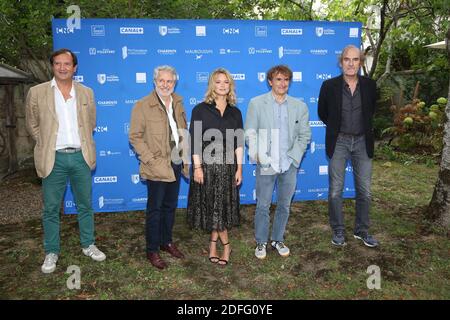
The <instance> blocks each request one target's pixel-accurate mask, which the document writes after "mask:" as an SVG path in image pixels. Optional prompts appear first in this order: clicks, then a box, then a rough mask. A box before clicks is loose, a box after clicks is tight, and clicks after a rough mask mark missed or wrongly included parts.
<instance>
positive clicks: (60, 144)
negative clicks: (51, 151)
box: [51, 78, 81, 150]
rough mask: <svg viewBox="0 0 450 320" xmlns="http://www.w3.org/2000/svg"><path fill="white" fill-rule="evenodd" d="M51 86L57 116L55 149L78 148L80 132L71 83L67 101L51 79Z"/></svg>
mask: <svg viewBox="0 0 450 320" xmlns="http://www.w3.org/2000/svg"><path fill="white" fill-rule="evenodd" d="M51 86H52V87H53V88H54V91H55V109H56V114H57V116H58V123H59V126H58V136H57V138H56V150H59V149H64V148H80V147H81V142H80V134H79V133H78V117H77V98H76V96H75V89H74V87H73V84H72V89H70V98H69V99H67V101H66V100H65V99H64V96H63V94H62V93H61V91H60V90H59V88H58V85H57V84H56V81H55V78H53V79H52V82H51Z"/></svg>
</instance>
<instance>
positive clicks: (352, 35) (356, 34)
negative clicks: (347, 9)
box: [348, 28, 359, 38]
mask: <svg viewBox="0 0 450 320" xmlns="http://www.w3.org/2000/svg"><path fill="white" fill-rule="evenodd" d="M348 36H349V37H350V38H358V37H359V28H350V30H349V34H348Z"/></svg>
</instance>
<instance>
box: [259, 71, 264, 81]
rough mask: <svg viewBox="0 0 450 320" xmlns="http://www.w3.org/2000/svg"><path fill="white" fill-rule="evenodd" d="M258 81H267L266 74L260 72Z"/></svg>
mask: <svg viewBox="0 0 450 320" xmlns="http://www.w3.org/2000/svg"><path fill="white" fill-rule="evenodd" d="M258 80H259V82H264V80H266V73H265V72H258Z"/></svg>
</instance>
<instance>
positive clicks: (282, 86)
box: [245, 65, 311, 259]
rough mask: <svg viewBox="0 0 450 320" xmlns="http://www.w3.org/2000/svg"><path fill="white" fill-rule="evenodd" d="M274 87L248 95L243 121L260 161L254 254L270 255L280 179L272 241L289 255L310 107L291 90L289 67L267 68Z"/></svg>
mask: <svg viewBox="0 0 450 320" xmlns="http://www.w3.org/2000/svg"><path fill="white" fill-rule="evenodd" d="M267 79H268V82H269V85H270V86H271V87H272V90H271V91H270V92H268V93H266V94H263V95H260V96H257V97H255V98H253V99H251V100H250V103H249V106H248V109H247V117H246V121H245V132H246V143H247V146H248V154H249V157H250V160H251V161H253V162H256V164H257V167H256V198H257V202H256V213H255V240H256V244H257V245H256V249H255V256H256V257H257V258H258V259H264V258H265V257H266V247H267V242H268V240H269V225H270V216H269V208H270V205H271V202H272V194H273V190H274V186H275V184H277V208H276V211H275V217H274V221H273V226H272V234H271V239H270V240H271V246H272V247H273V248H275V249H276V250H277V251H278V253H279V254H280V255H281V256H283V257H287V256H289V253H290V251H289V248H288V247H287V246H286V245H285V244H284V232H285V229H286V224H287V221H288V218H289V210H290V206H291V201H292V197H293V195H294V192H295V189H296V185H297V171H298V168H299V166H300V163H301V160H302V158H303V155H304V153H305V150H306V147H307V145H308V143H309V142H310V139H311V129H310V127H309V113H308V107H307V106H306V104H305V103H303V102H302V101H300V100H299V99H296V98H293V97H290V96H288V95H287V92H288V89H289V84H290V82H291V80H292V71H291V70H290V69H289V67H287V66H284V65H278V66H275V67H272V68H271V69H270V70H269V71H268V72H267Z"/></svg>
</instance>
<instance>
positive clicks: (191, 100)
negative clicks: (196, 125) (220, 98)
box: [189, 98, 197, 106]
mask: <svg viewBox="0 0 450 320" xmlns="http://www.w3.org/2000/svg"><path fill="white" fill-rule="evenodd" d="M189 104H190V105H191V106H194V105H196V104H197V98H189Z"/></svg>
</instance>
